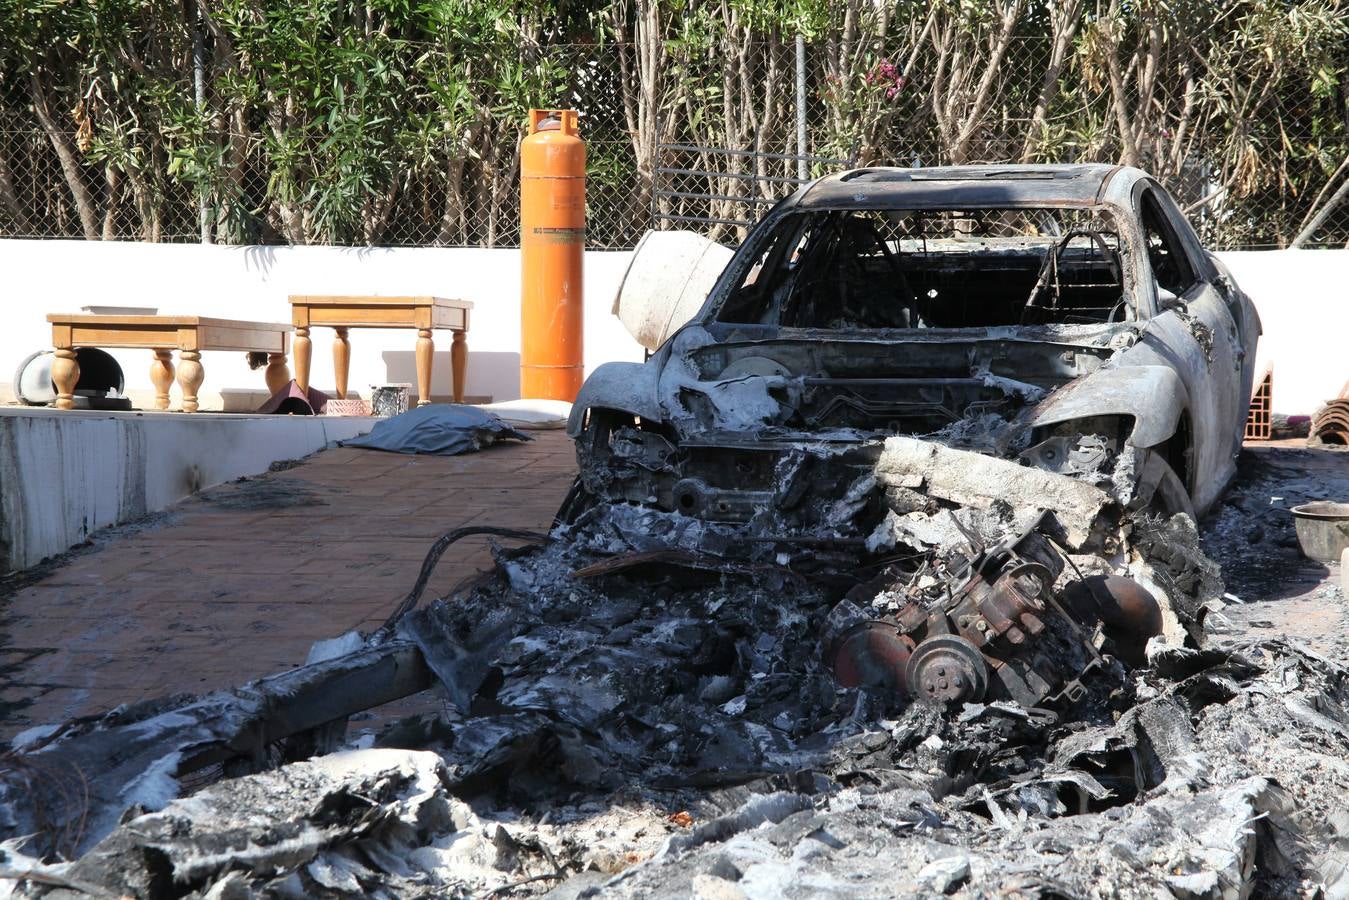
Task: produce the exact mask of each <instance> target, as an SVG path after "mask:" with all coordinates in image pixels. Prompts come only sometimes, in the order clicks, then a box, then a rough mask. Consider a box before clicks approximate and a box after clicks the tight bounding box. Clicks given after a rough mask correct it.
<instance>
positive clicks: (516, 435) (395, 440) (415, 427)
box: [342, 403, 531, 456]
mask: <svg viewBox="0 0 1349 900" xmlns="http://www.w3.org/2000/svg"><path fill="white" fill-rule="evenodd" d="M502 438H513V439H515V440H517V441H528V440H531V438H530V436H529V435H527V434H525V433H524V432H521V431H516V430H515V429H514V428H512V427H511V426H509V425H507V424H506V423H505V422H503V421H501V419H499V418H497V417H496V416H494V415H492V414H491V413H489V412H486V411H485V410H481V409H478V408H477V407H475V406H460V405H458V404H452V403H432V404H429V405H427V406H419V407H417V408H416V409H410V410H408V411H407V412H405V413H403V414H402V415H397V416H394V417H393V418H391V419H384V420H382V421H380V422H377V423H376V424H375V427H374V428H373V429H371V431H370V433H369V434H365V435H362V436H360V437H357V438H352V439H351V440H349V441H342V446H344V447H365V448H366V449H369V450H388V451H389V452H391V453H430V454H435V455H437V456H455V455H457V454H459V453H473V452H475V451H477V450H481V449H482V448H483V447H486V446H488V445H489V444H492V443H495V442H496V441H499V440H501V439H502Z"/></svg>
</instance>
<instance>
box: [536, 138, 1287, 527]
mask: <svg viewBox="0 0 1349 900" xmlns="http://www.w3.org/2000/svg"><path fill="white" fill-rule="evenodd" d="M1259 331H1260V324H1259V319H1258V317H1257V315H1256V312H1255V309H1254V307H1253V306H1252V304H1251V302H1250V300H1249V298H1248V297H1247V296H1246V295H1245V294H1244V293H1243V292H1242V291H1241V290H1240V289H1239V288H1238V287H1237V286H1236V284H1235V283H1234V282H1233V281H1232V278H1231V276H1230V275H1229V274H1228V272H1227V271H1226V269H1225V268H1224V267H1223V265H1222V263H1221V262H1219V261H1218V260H1217V259H1216V258H1215V257H1214V256H1212V255H1211V254H1209V253H1208V252H1206V251H1205V250H1204V248H1203V247H1202V245H1201V243H1200V241H1199V239H1198V237H1197V236H1196V235H1195V233H1194V231H1193V229H1192V228H1191V227H1190V225H1189V223H1188V222H1187V221H1186V219H1185V216H1184V215H1183V214H1182V212H1181V211H1180V210H1179V209H1178V207H1177V206H1176V204H1175V202H1174V201H1173V200H1172V198H1171V197H1170V195H1169V194H1168V193H1167V192H1166V190H1165V189H1164V188H1163V187H1162V186H1161V185H1160V184H1158V183H1157V182H1156V181H1155V180H1154V179H1153V178H1151V177H1150V176H1148V175H1147V174H1146V173H1145V172H1142V171H1140V170H1138V169H1134V168H1128V167H1120V166H1108V165H1054V166H966V167H953V168H931V169H895V168H866V169H855V170H852V171H848V172H844V173H841V174H836V175H831V176H827V177H824V178H820V179H818V180H816V181H814V182H811V183H809V184H807V185H804V186H802V187H801V188H800V189H799V190H797V191H796V192H795V193H793V194H792V195H791V196H789V197H787V198H785V199H784V200H782V201H781V202H779V203H778V204H777V205H776V206H775V207H773V209H772V210H771V211H770V212H769V213H767V214H766V216H765V217H764V218H763V219H762V221H760V222H759V223H758V225H757V226H756V227H755V228H754V229H753V230H752V231H751V232H750V233H749V235H748V236H747V238H746V240H745V242H744V243H743V244H742V245H741V246H740V248H739V249H738V250H737V252H736V253H735V255H734V257H733V258H732V259H731V261H730V263H729V264H728V265H727V267H726V269H725V270H724V271H723V273H722V274H721V276H720V278H719V279H718V280H717V282H716V285H715V287H714V288H713V289H712V291H711V292H710V294H709V295H708V297H707V300H706V302H705V303H704V304H703V306H702V308H701V310H700V311H699V313H698V314H697V315H696V316H694V317H693V318H692V320H690V321H689V322H687V323H685V324H684V325H683V326H682V327H681V328H680V329H679V330H678V331H676V332H675V333H674V334H673V335H672V337H671V338H670V339H669V340H667V341H666V342H665V343H664V344H663V345H662V346H661V347H660V348H659V349H658V350H657V351H656V352H655V353H654V354H653V355H652V356H651V357H650V358H649V359H648V360H647V361H646V362H645V363H640V364H639V363H622V362H617V363H608V364H606V365H604V366H601V367H600V368H599V369H597V370H596V371H595V372H594V373H593V374H592V375H591V377H590V378H589V379H588V380H587V381H586V383H585V385H584V386H583V388H582V389H581V391H580V394H579V396H578V397H577V399H576V402H575V404H574V406H573V409H572V414H571V418H570V421H569V423H568V430H569V433H570V434H571V435H572V436H573V437H574V438H575V439H576V441H577V453H578V459H579V463H580V472H581V474H580V478H579V480H578V484H577V487H576V489H575V490H574V491H573V495H572V496H571V497H570V498H569V500H568V502H567V504H565V505H564V508H563V511H562V516H561V518H562V519H563V520H564V521H566V520H568V519H569V518H574V517H575V516H576V515H577V514H578V512H579V511H580V510H582V509H584V508H587V507H589V506H592V505H594V503H595V502H596V501H626V502H628V503H631V504H635V505H638V506H642V507H646V508H650V509H656V510H662V511H666V512H674V513H683V514H685V515H688V516H691V517H694V518H700V519H703V520H708V521H714V522H721V523H730V524H747V523H750V522H751V521H752V520H756V517H759V518H760V519H762V517H763V514H764V511H765V510H766V509H768V508H776V509H778V510H779V511H780V510H782V509H786V508H791V507H793V506H796V505H798V504H797V500H796V499H793V498H792V497H790V496H784V493H790V492H791V490H790V489H788V488H786V487H784V484H785V479H784V475H785V471H784V465H786V464H785V463H784V454H786V455H788V456H790V455H791V454H792V453H793V452H796V453H798V454H799V453H800V452H802V451H806V452H808V453H810V454H816V455H818V454H820V453H834V452H850V453H853V454H854V455H855V456H856V458H858V459H861V460H863V461H862V462H860V463H859V464H858V467H856V468H855V470H854V471H863V470H864V469H865V466H866V465H867V464H868V463H867V462H866V460H867V459H870V460H871V462H873V463H874V459H875V454H876V453H878V452H879V450H877V449H876V448H877V447H878V446H879V442H880V441H883V440H884V439H886V438H888V437H893V436H897V435H907V436H912V437H916V438H920V439H921V440H923V441H926V442H933V443H935V444H938V445H944V446H947V447H955V448H960V449H963V450H970V451H974V452H977V453H980V454H984V455H987V456H995V457H1001V458H1003V459H1007V460H1012V461H1015V462H1016V463H1018V464H1019V465H1022V466H1029V467H1034V468H1039V469H1043V470H1046V471H1047V472H1051V473H1056V474H1060V475H1068V476H1071V477H1076V478H1081V479H1083V480H1087V481H1089V482H1091V483H1094V484H1096V485H1097V486H1099V487H1102V488H1103V489H1108V492H1109V493H1110V494H1111V495H1112V496H1113V497H1114V498H1115V499H1116V500H1117V501H1118V502H1119V503H1120V505H1122V506H1123V507H1126V508H1131V509H1138V508H1143V507H1146V508H1151V509H1156V510H1159V511H1162V512H1166V513H1175V512H1184V513H1188V514H1189V515H1190V516H1192V517H1194V516H1197V515H1201V514H1202V513H1203V512H1204V511H1205V510H1206V509H1207V508H1208V507H1209V506H1211V505H1212V503H1213V502H1214V501H1215V500H1216V499H1217V498H1218V497H1219V496H1220V494H1221V493H1222V491H1223V489H1224V488H1225V486H1226V484H1227V483H1228V482H1229V481H1230V479H1231V478H1232V476H1233V475H1234V473H1235V458H1236V455H1237V453H1238V451H1239V449H1240V445H1241V441H1242V434H1243V425H1244V421H1245V417H1246V410H1247V406H1248V403H1249V398H1250V389H1251V382H1252V378H1253V374H1254V372H1253V365H1254V358H1255V342H1256V340H1257V337H1258V335H1259ZM867 447H871V448H872V451H873V452H872V455H871V456H870V457H867V451H866V450H865V448H867ZM821 448H827V449H824V450H822V449H821ZM857 454H860V456H857ZM817 487H819V486H818V485H816V486H812V488H811V489H812V490H813V489H815V488H817ZM831 487H832V489H833V491H834V500H835V501H837V499H838V495H839V494H840V493H846V492H847V488H848V485H847V484H846V483H845V484H836V485H832V486H831ZM795 490H796V492H797V493H800V490H801V488H797V489H795ZM892 506H893V504H892ZM875 515H879V513H877V514H875ZM875 515H873V521H874V518H875ZM789 518H790V517H789ZM827 519H828V514H827V509H826V507H825V506H820V505H817V506H816V507H815V508H814V509H813V510H812V511H811V513H810V514H809V515H805V516H801V515H798V516H797V517H796V518H795V519H794V520H793V521H794V523H795V525H794V527H795V529H796V530H799V531H811V530H814V531H816V532H818V531H820V529H822V528H825V527H826V526H827V525H828V522H827V521H825V520H827ZM870 524H871V523H866V524H865V525H864V526H863V527H864V528H865V527H870ZM777 530H779V531H782V530H783V529H781V528H778V529H777Z"/></svg>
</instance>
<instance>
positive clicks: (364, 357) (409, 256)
mask: <svg viewBox="0 0 1349 900" xmlns="http://www.w3.org/2000/svg"><path fill="white" fill-rule="evenodd" d="M630 256H631V253H629V252H599V251H591V252H587V253H586V256H585V275H584V277H585V291H586V317H585V362H586V368H587V371H589V370H591V369H593V368H594V367H595V366H597V365H599V364H600V363H602V362H606V361H608V360H611V359H632V360H640V359H641V358H642V350H641V348H640V347H639V346H638V345H637V343H636V342H635V341H633V340H632V338H630V337H629V336H628V333H627V332H626V331H625V330H624V329H623V327H622V325H620V324H619V322H618V320H617V319H615V318H614V317H613V316H612V315H610V313H609V310H610V308H611V307H612V305H613V298H614V295H615V293H616V292H617V290H618V284H619V281H620V280H621V279H622V277H623V272H624V271H625V270H626V268H627V264H628V259H629V257H630ZM0 272H3V273H4V275H5V280H4V283H3V290H4V293H5V295H6V299H5V326H6V327H5V328H4V329H3V331H2V332H0V382H6V383H7V382H9V381H10V380H11V378H12V373H13V372H14V371H15V369H16V368H17V366H18V364H19V363H20V362H21V361H22V360H23V359H24V358H25V357H26V356H27V355H28V354H30V353H32V352H34V351H36V350H40V349H45V348H48V347H49V346H50V344H51V327H50V326H49V325H47V323H46V319H45V316H46V314H47V313H49V312H78V311H79V310H80V308H81V307H83V306H88V305H108V306H119V305H126V306H154V307H158V308H159V311H160V312H161V313H164V314H171V313H177V314H185V315H209V316H222V317H226V318H234V319H245V320H250V321H264V322H287V323H288V322H289V321H290V305H289V304H288V303H287V300H286V298H287V297H288V296H289V295H291V294H383V295H386V296H387V295H407V294H432V295H437V296H442V297H453V298H457V299H461V300H471V301H472V302H473V304H474V307H473V313H472V317H471V319H470V330H469V335H468V345H469V364H468V385H467V393H468V394H469V395H470V396H473V397H480V398H487V397H490V398H492V399H494V400H511V399H515V398H517V397H519V396H520V356H519V354H520V253H519V251H518V250H483V249H475V248H349V247H223V246H201V245H196V244H142V243H134V242H103V241H0ZM312 337H313V339H314V352H313V368H312V371H311V374H310V381H311V383H312V384H313V385H314V386H315V387H317V388H319V389H320V390H327V391H331V390H332V385H333V364H332V351H331V346H332V331H331V330H329V329H324V328H316V329H314V331H313V333H312ZM415 344H416V335H415V333H413V332H412V331H411V330H383V329H363V330H356V329H353V330H352V332H351V376H350V381H349V382H348V385H349V388H350V389H351V390H353V391H356V392H359V393H360V394H361V396H364V397H368V396H369V386H370V385H371V384H383V383H386V382H409V383H412V384H413V385H415V384H416V380H417V379H416V375H415V370H414V347H415ZM449 351H450V336H449V334H448V333H444V334H443V335H439V334H438V335H437V339H436V354H435V368H434V375H433V378H432V385H431V393H432V395H433V396H434V397H436V398H438V399H439V398H448V397H449V395H450V383H451V379H450V353H449ZM111 352H112V353H113V355H114V356H115V357H117V360H118V362H119V363H120V364H121V366H122V371H123V374H124V375H125V377H126V382H127V390H128V393H133V396H136V398H137V399H140V398H141V397H144V396H149V395H151V394H152V386H151V384H150V375H149V372H150V352H149V351H148V350H141V351H137V350H118V351H111ZM202 363H203V365H204V366H205V369H206V383H205V384H204V385H203V386H202V391H201V396H202V401H203V408H211V409H220V408H222V407H221V405H220V403H221V399H220V392H221V391H222V389H224V390H242V391H256V392H258V397H259V401H260V398H262V397H265V394H266V391H265V389H264V387H263V377H262V372H261V371H260V370H259V371H256V372H254V371H250V370H249V368H248V366H247V365H246V363H245V361H244V355H243V354H242V353H205V354H203V355H202ZM293 372H294V367H293V365H292V374H293ZM171 396H172V402H173V405H174V408H177V406H178V403H179V394H178V389H177V387H175V388H174V389H173V391H172V392H171ZM252 399H253V398H247V401H246V402H252ZM255 405H256V404H255Z"/></svg>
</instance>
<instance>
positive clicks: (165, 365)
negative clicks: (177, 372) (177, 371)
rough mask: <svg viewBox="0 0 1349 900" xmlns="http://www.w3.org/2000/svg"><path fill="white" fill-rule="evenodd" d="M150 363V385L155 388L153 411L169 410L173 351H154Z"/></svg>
mask: <svg viewBox="0 0 1349 900" xmlns="http://www.w3.org/2000/svg"><path fill="white" fill-rule="evenodd" d="M154 353H155V358H154V361H153V362H152V363H150V383H151V384H153V385H154V386H155V409H168V408H169V388H170V387H172V386H173V351H172V350H156V351H154Z"/></svg>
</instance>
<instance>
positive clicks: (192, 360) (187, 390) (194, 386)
mask: <svg viewBox="0 0 1349 900" xmlns="http://www.w3.org/2000/svg"><path fill="white" fill-rule="evenodd" d="M205 380H206V370H205V369H203V368H202V367H201V352H200V351H197V350H180V351H178V386H179V387H180V388H182V389H183V412H189V413H190V412H196V411H197V391H198V390H199V389H200V388H201V383H202V382H203V381H205Z"/></svg>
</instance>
